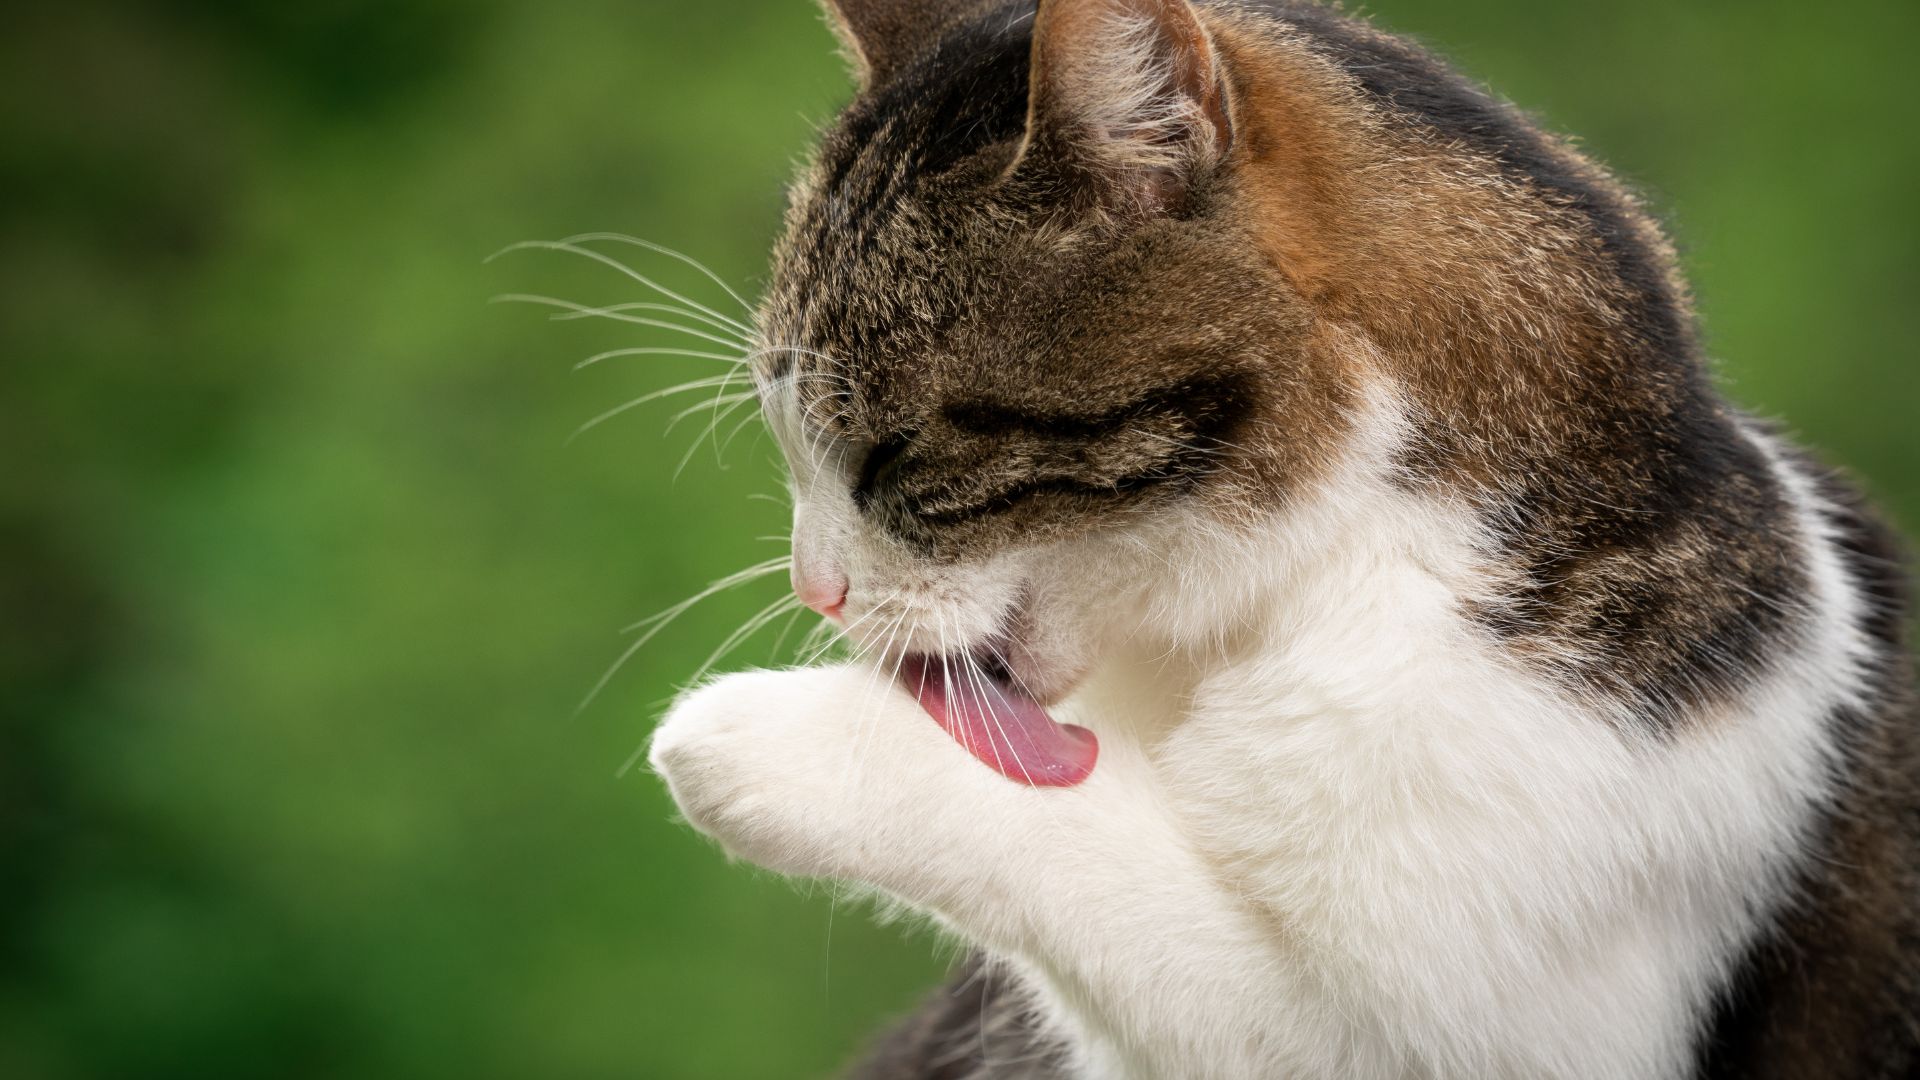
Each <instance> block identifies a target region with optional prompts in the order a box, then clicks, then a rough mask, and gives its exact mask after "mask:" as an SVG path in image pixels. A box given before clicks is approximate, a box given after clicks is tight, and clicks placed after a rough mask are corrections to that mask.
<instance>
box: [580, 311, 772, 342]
mask: <svg viewBox="0 0 1920 1080" xmlns="http://www.w3.org/2000/svg"><path fill="white" fill-rule="evenodd" d="M626 311H659V312H665V313H666V314H669V315H678V316H680V317H681V318H683V319H692V320H693V321H694V322H698V323H705V324H706V325H708V326H711V327H713V328H714V329H715V330H718V331H720V332H721V333H723V334H725V335H727V336H728V337H730V338H734V339H737V340H738V341H739V342H740V344H742V345H748V346H750V345H752V344H753V342H754V338H753V335H751V334H747V333H742V332H741V331H739V330H736V329H734V328H733V327H732V326H730V325H729V324H727V323H724V322H721V321H720V320H719V319H716V318H713V317H712V316H710V315H702V314H700V313H699V312H697V311H689V310H687V309H686V308H683V307H677V306H675V305H673V304H654V303H646V302H635V303H626V304H608V305H607V306H605V307H601V308H595V309H594V310H593V311H592V312H585V311H569V312H567V313H565V314H563V315H555V316H554V317H553V320H554V321H555V322H568V321H571V320H573V319H588V318H592V317H593V316H594V315H596V314H597V315H617V314H619V313H621V312H626Z"/></svg>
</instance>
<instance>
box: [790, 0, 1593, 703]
mask: <svg viewBox="0 0 1920 1080" xmlns="http://www.w3.org/2000/svg"><path fill="white" fill-rule="evenodd" d="M1285 10H1286V11H1288V12H1289V13H1290V14H1289V20H1284V21H1283V20H1275V19H1272V18H1268V17H1265V16H1261V17H1258V18H1256V17H1255V16H1253V15H1252V14H1249V13H1247V12H1245V11H1242V10H1241V9H1239V8H1230V7H1225V6H1211V5H1210V6H1206V7H1204V8H1202V7H1196V6H1195V5H1193V4H1191V3H1189V0H1041V2H1040V3H1038V5H1037V10H1036V5H1035V4H1034V3H1032V2H1018V0H1016V2H979V3H937V2H935V0H831V3H830V4H829V14H830V21H831V22H833V23H834V25H835V26H836V27H837V28H838V29H839V31H840V33H841V36H842V39H843V42H844V44H845V47H846V51H847V52H848V54H849V56H850V57H851V59H852V61H853V66H854V70H855V74H856V77H857V79H858V81H859V90H858V93H857V94H856V96H855V98H854V100H853V101H852V103H851V104H850V105H849V106H848V107H847V108H846V110H845V111H844V112H843V113H842V114H841V116H840V117H839V118H838V120H837V121H836V122H835V123H834V124H833V126H832V127H831V128H830V130H828V131H827V132H826V134H825V135H824V137H823V139H822V142H821V145H820V147H819V149H818V152H817V154H816V155H815V157H814V160H813V161H812V163H811V164H810V165H809V167H808V168H806V169H805V171H804V172H803V174H802V175H801V176H800V178H799V179H798V181H797V182H796V183H795V185H794V187H793V190H792V192H791V196H790V209H789V213H788V219H787V226H786V232H785V236H784V238H783V239H782V241H781V243H780V245H779V247H778V249H777V251H776V255H775V262H774V268H773V276H772V283H771V287H770V289H769V290H768V293H767V296H766V299H765V301H764V303H763V305H762V309H761V311H760V313H759V320H758V330H759V336H760V338H761V341H760V345H761V346H762V347H763V348H762V350H761V352H760V355H759V357H758V359H757V362H756V368H755V374H756V378H757V381H758V385H759V388H760V391H761V396H762V401H763V407H764V411H765V413H766V415H767V417H768V419H769V422H770V424H771V426H772V428H773V429H774V431H775V432H776V434H777V436H778V438H779V440H780V442H781V445H782V447H783V450H784V451H785V453H786V456H787V458H788V462H789V465H790V466H791V469H792V473H793V488H794V495H795V504H796V514H795V524H794V584H795V588H796V590H797V591H798V592H799V593H800V594H801V596H802V598H803V599H805V600H806V601H807V602H808V603H809V604H810V605H811V606H813V607H814V608H815V609H816V610H820V611H823V612H826V613H828V614H830V615H832V616H834V617H836V618H841V619H844V620H845V621H846V622H847V623H848V624H849V626H850V627H851V629H852V636H853V637H854V638H855V639H856V640H860V641H863V642H864V643H866V644H868V645H871V646H874V647H876V648H880V649H883V650H886V651H890V652H894V653H903V652H921V653H940V654H943V655H944V654H946V653H948V652H952V651H956V650H959V651H966V650H972V649H975V648H977V647H979V646H980V645H981V644H983V643H985V644H989V645H992V646H993V647H994V648H995V649H996V650H998V651H1000V652H1002V653H1005V654H1006V655H1007V659H1008V660H1009V662H1010V665H1009V666H1011V667H1012V668H1013V669H1014V670H1013V672H1012V674H1013V675H1015V676H1016V677H1017V678H1018V679H1019V680H1020V681H1022V682H1024V683H1025V684H1026V685H1027V686H1028V687H1029V688H1030V689H1032V690H1033V691H1034V692H1035V694H1036V695H1038V696H1040V697H1042V698H1045V697H1048V696H1053V695H1057V694H1058V693H1060V692H1063V691H1064V690H1065V689H1066V688H1068V687H1069V686H1071V685H1072V683H1073V681H1074V679H1075V678H1076V677H1077V675H1078V674H1079V673H1080V672H1081V671H1082V670H1083V669H1084V667H1085V664H1086V661H1087V657H1089V656H1090V655H1092V654H1093V652H1094V651H1095V650H1096V649H1097V648H1098V645H1099V641H1100V639H1101V637H1102V635H1103V634H1108V633H1115V632H1118V633H1125V632H1128V631H1129V629H1130V625H1129V624H1130V622H1131V623H1133V624H1136V625H1137V622H1138V619H1137V618H1136V615H1137V613H1139V612H1143V611H1146V610H1148V609H1154V610H1157V611H1159V612H1163V613H1164V612H1166V611H1169V610H1175V609H1178V608H1180V607H1181V606H1183V605H1184V606H1188V607H1191V606H1194V605H1199V606H1201V607H1205V606H1206V605H1207V604H1208V600H1207V599H1206V598H1204V597H1202V596H1199V595H1197V594H1195V593H1194V590H1193V586H1194V577H1193V574H1192V573H1191V572H1190V568H1189V566H1188V565H1186V564H1183V563H1182V559H1183V558H1184V557H1190V556H1194V554H1195V553H1194V552H1193V551H1192V550H1191V549H1192V546H1193V545H1194V544H1195V543H1199V542H1201V541H1200V540H1199V539H1197V538H1208V537H1212V538H1218V537H1220V536H1223V535H1227V534H1229V533H1231V531H1232V530H1233V528H1234V527H1235V525H1236V523H1244V522H1248V521H1252V520H1255V519H1259V518H1261V517H1262V516H1263V515H1270V514H1271V513H1273V512H1275V511H1276V510H1278V509H1280V508H1282V507H1284V506H1286V505H1287V504H1288V503H1289V501H1290V500H1297V499H1299V498H1302V497H1303V495H1304V493H1308V492H1311V491H1313V490H1315V488H1316V486H1317V485H1320V484H1322V483H1323V481H1324V480H1325V478H1326V477H1327V476H1328V475H1329V474H1330V472H1331V471H1332V470H1333V469H1335V467H1336V466H1337V465H1338V464H1339V463H1340V462H1342V461H1343V460H1345V459H1347V458H1348V457H1350V456H1351V454H1352V453H1353V448H1354V444H1355V440H1356V439H1357V438H1358V437H1359V434H1358V433H1359V432H1360V431H1361V429H1362V428H1364V427H1365V426H1366V424H1365V422H1364V420H1365V418H1366V417H1368V416H1371V415H1373V413H1375V412H1377V411H1378V409H1377V405H1378V399H1379V397H1380V393H1379V392H1377V391H1379V388H1381V387H1391V388H1392V391H1391V392H1392V393H1394V394H1398V395H1399V397H1400V398H1401V399H1403V400H1404V401H1406V402H1408V403H1410V404H1411V405H1412V406H1413V407H1414V409H1415V410H1416V411H1418V412H1419V413H1420V414H1421V415H1423V416H1425V417H1429V418H1435V419H1436V420H1437V421H1438V422H1437V423H1436V424H1435V425H1434V427H1433V430H1434V431H1436V432H1440V433H1442V434H1444V435H1446V436H1447V439H1450V440H1451V441H1450V442H1447V443H1446V448H1445V449H1444V451H1442V450H1436V451H1435V452H1434V454H1435V456H1434V457H1433V459H1432V460H1431V461H1428V462H1426V463H1424V465H1423V464H1422V463H1419V462H1415V463H1413V464H1412V465H1411V466H1409V469H1410V470H1411V471H1418V470H1419V469H1420V468H1423V467H1424V468H1425V469H1426V471H1427V473H1428V474H1429V475H1428V476H1426V477H1423V479H1430V478H1431V475H1437V473H1438V471H1439V470H1440V469H1441V467H1442V465H1441V462H1440V455H1441V454H1442V453H1443V452H1444V453H1448V454H1451V455H1452V458H1450V459H1449V460H1448V461H1447V462H1446V463H1445V467H1447V468H1454V469H1459V470H1465V471H1471V470H1472V469H1473V468H1474V467H1475V466H1474V463H1473V462H1472V461H1471V460H1469V459H1470V458H1471V457H1472V455H1471V453H1470V452H1469V449H1470V447H1468V444H1471V443H1473V441H1474V439H1473V433H1482V432H1484V433H1485V434H1486V436H1487V439H1488V440H1489V442H1488V444H1489V445H1492V444H1493V443H1494V442H1497V441H1498V440H1499V439H1500V437H1501V435H1500V426H1501V424H1510V425H1511V426H1513V427H1515V428H1516V429H1537V428H1539V426H1540V425H1539V424H1538V423H1537V422H1536V420H1535V418H1534V416H1533V414H1532V413H1531V412H1529V409H1530V406H1529V405H1528V401H1529V400H1530V399H1531V398H1532V397H1538V398H1539V399H1540V400H1547V399H1549V398H1551V397H1552V395H1554V394H1555V393H1556V392H1557V391H1556V387H1555V385H1554V380H1555V379H1556V378H1558V376H1557V375H1555V374H1553V373H1552V372H1545V373H1543V372H1540V371H1533V370H1531V369H1524V370H1523V368H1524V365H1525V364H1526V363H1528V362H1530V361H1526V360H1522V359H1515V357H1514V356H1509V355H1507V354H1506V353H1505V352H1503V349H1506V348H1507V345H1506V344H1505V343H1506V342H1509V341H1510V340H1514V339H1515V335H1513V334H1512V333H1510V332H1508V330H1507V329H1504V328H1502V327H1501V326H1500V325H1499V323H1500V320H1503V319H1508V318H1510V316H1511V312H1512V309H1513V308H1515V307H1516V306H1519V307H1525V308H1526V310H1527V313H1528V318H1529V319H1531V320H1532V324H1531V325H1530V326H1528V327H1525V328H1524V329H1525V330H1526V331H1528V332H1529V333H1531V334H1532V336H1533V340H1532V341H1531V342H1530V343H1529V345H1528V349H1529V350H1530V351H1528V352H1527V353H1526V355H1527V356H1529V357H1532V356H1538V355H1541V354H1543V352H1544V351H1550V350H1545V349H1544V345H1543V343H1544V342H1545V341H1546V340H1547V339H1548V338H1554V339H1556V340H1557V339H1559V338H1565V339H1566V340H1567V341H1582V342H1585V344H1586V345H1588V346H1590V345H1591V344H1592V343H1593V341H1596V340H1600V339H1601V338H1603V337H1604V336H1605V331H1604V328H1599V329H1595V327H1596V326H1597V325H1598V324H1599V323H1600V322H1602V321H1604V320H1606V319H1608V318H1615V319H1616V321H1617V313H1615V312H1612V311H1611V310H1610V309H1609V304H1611V303H1612V302H1613V299H1614V296H1615V292H1613V291H1609V281H1607V280H1596V279H1595V278H1594V276H1593V275H1592V274H1591V273H1590V272H1589V271H1588V270H1587V269H1586V267H1587V265H1588V263H1590V261H1591V260H1586V259H1584V257H1583V256H1582V254H1581V253H1582V252H1583V251H1584V250H1586V249H1585V248H1583V247H1582V245H1585V244H1586V243H1587V237H1588V236H1589V235H1590V233H1591V231H1592V230H1591V229H1590V228H1588V226H1587V225H1586V224H1585V223H1584V218H1583V217H1582V214H1583V213H1584V211H1580V210H1578V209H1577V208H1575V209H1571V210H1570V209H1569V208H1568V207H1567V206H1565V205H1563V204H1561V203H1557V202H1555V201H1554V200H1553V199H1551V198H1549V197H1545V196H1543V195H1541V194H1540V192H1539V191H1538V190H1536V188H1537V185H1535V186H1534V187H1530V186H1529V184H1528V183H1527V182H1525V180H1524V178H1521V179H1515V178H1513V177H1511V176H1509V175H1508V174H1507V173H1505V172H1503V171H1502V166H1501V165H1500V163H1499V162H1498V160H1497V155H1496V154H1493V153H1491V152H1476V151H1472V150H1471V149H1466V150H1463V149H1462V146H1463V143H1461V142H1460V141H1458V140H1455V141H1451V142H1450V141H1449V140H1448V139H1446V138H1439V137H1434V133H1433V131H1432V130H1431V129H1430V128H1429V127H1423V124H1422V122H1420V121H1417V120H1416V121H1410V122H1402V121H1399V120H1395V119H1392V118H1391V117H1390V116H1389V113H1390V112H1391V108H1390V106H1391V101H1392V99H1393V97H1394V92H1393V90H1392V88H1390V87H1389V88H1387V89H1386V90H1385V91H1384V92H1383V91H1379V90H1373V89H1370V88H1369V87H1367V86H1366V85H1365V84H1364V78H1363V77H1361V76H1358V75H1356V74H1355V73H1354V71H1353V70H1350V68H1353V67H1358V68H1361V69H1363V70H1373V69H1387V68H1391V67H1392V66H1393V65H1394V64H1402V65H1405V64H1414V65H1415V68H1417V70H1414V69H1410V70H1411V72H1412V73H1411V75H1410V76H1409V78H1412V79H1413V80H1414V82H1413V85H1417V86H1420V87H1422V91H1423V93H1428V94H1431V93H1433V92H1434V90H1435V87H1436V86H1438V87H1439V88H1440V89H1443V90H1445V91H1447V92H1448V93H1456V94H1466V93H1467V92H1466V91H1464V90H1461V89H1460V86H1461V85H1462V84H1460V83H1459V80H1457V78H1455V77H1454V76H1452V75H1451V74H1450V73H1448V72H1446V71H1445V70H1444V69H1443V68H1438V67H1431V68H1427V67H1419V65H1422V64H1427V63H1428V61H1426V60H1425V59H1424V58H1423V54H1418V53H1416V52H1412V51H1407V50H1404V49H1402V47H1401V46H1399V44H1398V43H1397V42H1394V41H1393V40H1392V39H1387V38H1384V37H1383V36H1378V35H1373V36H1369V34H1370V32H1368V31H1365V30H1364V29H1360V28H1359V27H1358V24H1350V23H1347V22H1346V21H1345V20H1342V19H1340V18H1339V17H1338V16H1335V15H1332V14H1330V13H1326V12H1324V11H1323V10H1322V9H1319V8H1318V7H1317V6H1314V5H1300V10H1298V11H1294V10H1293V6H1292V5H1286V6H1285ZM1314 20H1317V21H1318V22H1320V23H1321V24H1323V25H1321V26H1319V27H1318V31H1317V32H1318V33H1319V34H1320V36H1315V35H1314V34H1310V33H1307V32H1304V31H1303V30H1302V29H1301V27H1302V26H1304V25H1305V22H1306V21H1314ZM1333 30H1337V31H1338V33H1340V34H1345V35H1349V36H1350V37H1352V41H1351V42H1349V43H1348V44H1347V45H1345V46H1342V47H1348V48H1351V49H1357V50H1361V51H1362V52H1364V51H1365V50H1366V49H1374V50H1384V51H1383V52H1381V55H1380V57H1369V56H1360V57H1359V61H1358V62H1355V63H1353V64H1347V63H1343V62H1342V58H1341V57H1340V56H1338V55H1335V51H1336V50H1334V49H1333V48H1332V47H1331V46H1330V45H1329V43H1328V40H1329V39H1327V38H1326V37H1325V36H1324V35H1325V34H1326V33H1330V32H1332V31H1333ZM1348 59H1352V58H1351V57H1349V58H1348ZM1423 80H1425V81H1423ZM1463 100H1467V101H1468V102H1469V104H1471V105H1472V106H1473V107H1474V108H1484V109H1489V110H1494V112H1492V113H1490V114H1489V115H1494V116H1496V117H1498V118H1502V119H1504V117H1505V114H1504V113H1500V112H1499V111H1498V110H1497V109H1495V107H1494V106H1492V105H1491V104H1490V103H1487V102H1486V99H1484V98H1483V97H1479V96H1471V95H1470V96H1468V97H1466V98H1464V99H1463ZM1462 122H1463V123H1470V124H1479V125H1480V126H1481V127H1487V124H1486V123H1483V118H1480V117H1478V116H1467V117H1466V118H1465V120H1463V121H1462ZM1519 130H1527V131H1530V129H1524V128H1521V129H1519ZM1529 137H1531V136H1529ZM1542 145H1546V144H1545V143H1544V141H1543V142H1542ZM1556 147H1557V144H1553V145H1551V146H1547V148H1546V149H1544V150H1539V151H1538V152H1539V153H1542V154H1545V155H1546V156H1547V157H1548V158H1552V156H1553V155H1554V154H1557V153H1559V152H1560V151H1559V150H1558V149H1556ZM1535 149H1538V148H1535ZM1568 153H1569V154H1570V152H1568ZM1553 160H1556V161H1557V160H1559V159H1557V158H1556V159H1553ZM1566 162H1573V163H1574V164H1573V165H1569V166H1567V167H1568V168H1577V167H1578V159H1577V158H1573V157H1571V156H1569V157H1567V158H1566ZM1563 164H1564V163H1563ZM1517 209H1518V210H1524V211H1525V214H1524V220H1525V221H1526V222H1527V223H1528V225H1527V229H1526V231H1525V232H1524V234H1520V233H1516V232H1515V230H1514V229H1513V227H1512V223H1513V222H1514V221H1516V220H1522V219H1523V215H1522V214H1520V213H1518V212H1516V211H1517ZM1562 225H1564V235H1562V233H1561V232H1557V231H1556V230H1559V229H1561V227H1562ZM1556 245H1561V246H1563V247H1564V249H1565V253H1566V254H1565V257H1560V256H1557V255H1556V254H1555V246H1556ZM1589 330H1593V333H1592V334H1588V333H1587V332H1588V331H1589ZM1583 335H1586V336H1584V337H1583ZM1517 355H1518V354H1517V353H1516V354H1515V356H1517ZM1381 357H1387V358H1388V359H1386V360H1383V361H1381V362H1378V363H1376V362H1374V360H1376V359H1379V358H1381ZM1395 363H1399V364H1401V367H1400V368H1399V369H1398V370H1389V369H1390V368H1392V367H1393V365H1394V364H1395ZM1489 401H1494V402H1495V404H1491V405H1490V404H1489ZM1502 410H1504V412H1503V411H1502ZM1494 413H1498V414H1499V415H1498V416H1495V415H1492V414H1494ZM1460 432H1468V433H1470V435H1469V437H1468V438H1466V439H1464V440H1463V439H1461V438H1460V437H1459V436H1458V433H1460ZM1444 441H1445V440H1442V439H1439V438H1435V439H1431V440H1429V443H1430V444H1432V445H1433V446H1440V445H1441V443H1442V442H1444ZM1463 447H1468V448H1467V449H1463ZM1182 591H1184V592H1185V594H1186V595H1185V597H1184V599H1181V598H1171V599H1170V597H1172V594H1174V593H1179V592H1182Z"/></svg>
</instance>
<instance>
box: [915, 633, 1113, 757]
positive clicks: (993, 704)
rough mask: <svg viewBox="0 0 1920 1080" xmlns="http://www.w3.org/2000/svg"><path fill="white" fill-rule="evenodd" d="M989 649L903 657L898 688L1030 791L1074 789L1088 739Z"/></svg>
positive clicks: (1093, 753) (1090, 753) (1090, 752)
mask: <svg viewBox="0 0 1920 1080" xmlns="http://www.w3.org/2000/svg"><path fill="white" fill-rule="evenodd" d="M1003 653H1004V650H1003V648H1001V647H1000V646H998V645H996V644H994V643H988V644H985V645H982V646H980V647H978V648H976V649H973V650H969V651H967V652H963V653H958V654H951V653H950V654H945V655H939V654H928V653H909V654H907V656H906V657H905V658H904V659H903V660H902V662H901V664H900V675H899V678H900V683H901V685H902V686H903V687H905V688H906V691H907V692H908V693H910V694H912V695H913V697H914V700H916V701H918V702H919V703H920V707H921V708H922V709H925V710H926V712H927V715H929V716H931V717H933V719H934V720H935V721H936V722H937V723H939V725H940V726H941V727H942V728H943V729H945V731H946V732H947V734H948V735H951V736H952V737H953V739H954V741H955V742H958V743H959V744H960V745H961V746H962V747H963V748H964V749H965V750H966V751H967V752H968V753H970V754H972V755H973V756H974V757H975V758H977V759H978V760H979V761H980V762H981V763H982V764H984V765H986V766H987V767H988V768H991V769H992V770H993V771H995V772H997V773H999V774H1000V775H1002V776H1004V777H1006V778H1007V779H1009V780H1013V781H1015V782H1017V783H1022V784H1026V785H1029V786H1031V787H1072V786H1074V785H1076V784H1079V783H1080V782H1082V781H1084V780H1085V779H1086V778H1087V777H1089V776H1091V775H1092V774H1093V764H1094V760H1095V759H1096V758H1097V757H1098V756H1099V752H1100V744H1099V742H1098V740H1096V739H1095V738H1094V735H1093V732H1091V731H1088V730H1087V729H1086V728H1083V727H1080V726H1078V725H1075V724H1062V723H1059V722H1058V721H1056V720H1054V719H1053V717H1052V716H1050V715H1048V713H1047V709H1046V707H1045V706H1043V705H1042V704H1040V702H1039V701H1037V700H1035V698H1034V695H1033V694H1032V693H1031V692H1030V691H1029V690H1028V689H1027V688H1026V686H1025V684H1023V683H1022V682H1021V681H1020V679H1019V678H1018V677H1017V676H1016V675H1014V673H1013V672H1012V671H1011V670H1010V669H1009V668H1008V666H1007V663H1006V661H1005V660H1004V659H1002V656H1003Z"/></svg>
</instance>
